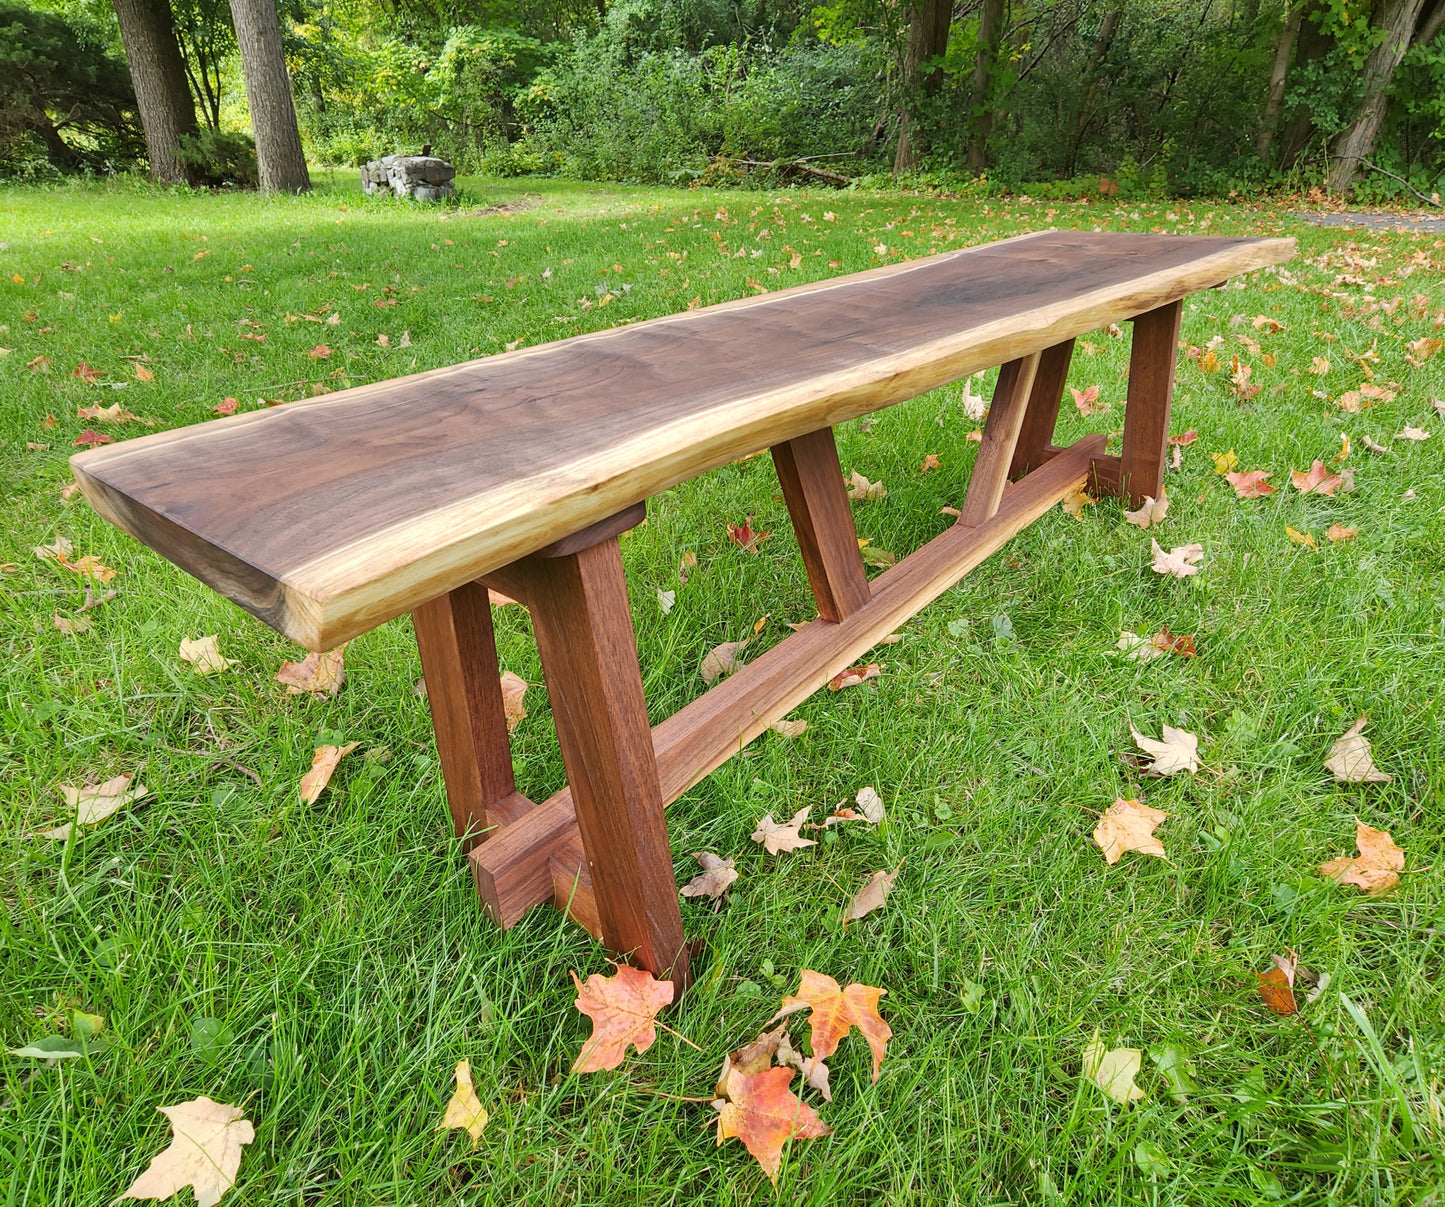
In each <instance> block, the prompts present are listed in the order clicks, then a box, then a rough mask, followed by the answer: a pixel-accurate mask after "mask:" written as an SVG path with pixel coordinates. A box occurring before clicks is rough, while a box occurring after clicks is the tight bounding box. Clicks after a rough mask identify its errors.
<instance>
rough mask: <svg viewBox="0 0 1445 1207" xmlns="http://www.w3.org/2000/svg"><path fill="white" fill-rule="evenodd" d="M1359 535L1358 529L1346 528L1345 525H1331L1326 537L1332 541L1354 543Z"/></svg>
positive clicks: (1326, 531) (1326, 530)
mask: <svg viewBox="0 0 1445 1207" xmlns="http://www.w3.org/2000/svg"><path fill="white" fill-rule="evenodd" d="M1359 535H1360V530H1359V529H1358V528H1346V527H1345V526H1344V525H1343V524H1331V525H1330V526H1329V527H1328V528H1326V529H1325V536H1327V537H1329V539H1330V540H1332V541H1352V540H1354V539H1355V537H1357V536H1359Z"/></svg>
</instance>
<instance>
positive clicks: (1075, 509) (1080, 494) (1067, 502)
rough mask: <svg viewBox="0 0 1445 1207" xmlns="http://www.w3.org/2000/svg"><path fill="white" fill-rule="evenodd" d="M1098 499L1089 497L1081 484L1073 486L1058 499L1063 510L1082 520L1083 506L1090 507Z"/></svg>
mask: <svg viewBox="0 0 1445 1207" xmlns="http://www.w3.org/2000/svg"><path fill="white" fill-rule="evenodd" d="M1098 501H1099V500H1098V499H1094V498H1090V497H1089V494H1088V492H1087V491H1085V490H1084V488H1083V487H1082V486H1076V487H1074V489H1073V490H1071V491H1070V492H1069V493H1068V494H1066V495H1065V496H1064V497H1063V498H1062V499H1061V500H1060V502H1061V503H1062V504H1063V507H1064V510H1065V511H1067V512H1068V513H1069V514H1070V515H1071V516H1073V517H1074V519H1076V520H1082V519H1083V518H1084V508H1085V507H1091V506H1093V505H1094V504H1095V503H1097V502H1098Z"/></svg>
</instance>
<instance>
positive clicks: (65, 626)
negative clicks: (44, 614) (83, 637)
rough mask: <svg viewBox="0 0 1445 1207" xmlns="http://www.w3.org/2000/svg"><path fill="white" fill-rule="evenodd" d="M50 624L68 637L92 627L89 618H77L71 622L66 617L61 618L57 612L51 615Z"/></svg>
mask: <svg viewBox="0 0 1445 1207" xmlns="http://www.w3.org/2000/svg"><path fill="white" fill-rule="evenodd" d="M50 622H51V624H53V625H54V626H55V627H56V628H57V629H59V630H60V631H61V632H62V633H64V634H65V635H66V636H68V637H74V636H75V635H76V634H78V633H84V632H87V631H88V630H89V629H91V628H92V627H93V625H92V622H91V619H90V617H89V616H77V617H75V619H74V620H72V619H71V618H70V617H68V616H62V615H61V614H60V613H59V612H55V613H53V614H52V615H51V617H50Z"/></svg>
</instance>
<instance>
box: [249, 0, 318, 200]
mask: <svg viewBox="0 0 1445 1207" xmlns="http://www.w3.org/2000/svg"><path fill="white" fill-rule="evenodd" d="M230 3H231V18H232V20H233V21H234V22H235V26H236V45H237V46H238V47H239V48H240V51H241V66H242V68H243V69H244V71H245V75H246V99H247V101H249V102H250V106H251V131H252V133H253V134H255V136H256V168H257V171H258V174H259V175H260V178H261V191H262V192H263V193H305V192H309V191H310V189H311V177H310V175H309V174H308V173H307V171H306V154H305V152H304V151H302V149H301V132H300V131H299V130H298V129H297V128H296V106H295V104H294V103H293V101H292V99H291V76H290V75H289V74H288V73H287V71H286V52H285V49H284V48H283V46H282V45H281V22H280V21H279V20H278V19H277V16H276V3H275V0H230Z"/></svg>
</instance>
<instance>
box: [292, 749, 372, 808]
mask: <svg viewBox="0 0 1445 1207" xmlns="http://www.w3.org/2000/svg"><path fill="white" fill-rule="evenodd" d="M360 745H361V743H360V742H348V743H347V744H346V745H345V746H318V747H317V748H316V753H315V754H314V755H312V757H311V770H310V771H308V772H307V773H306V774H305V775H303V776H302V777H301V783H300V785H299V786H298V791H299V792H300V794H301V803H302V804H303V805H314V804H315V803H316V799H317V797H319V796H320V795H321V793H322V792H324V791H325V790H326V785H327V784H329V783H330V782H331V775H332V773H333V772H334V771H335V770H336V764H337V763H339V762H341V760H342V759H344V758H345V757H346V756H347V755H348V754H350V753H351V752H352V751H353V750H355V749H356V748H357V747H358V746H360Z"/></svg>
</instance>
